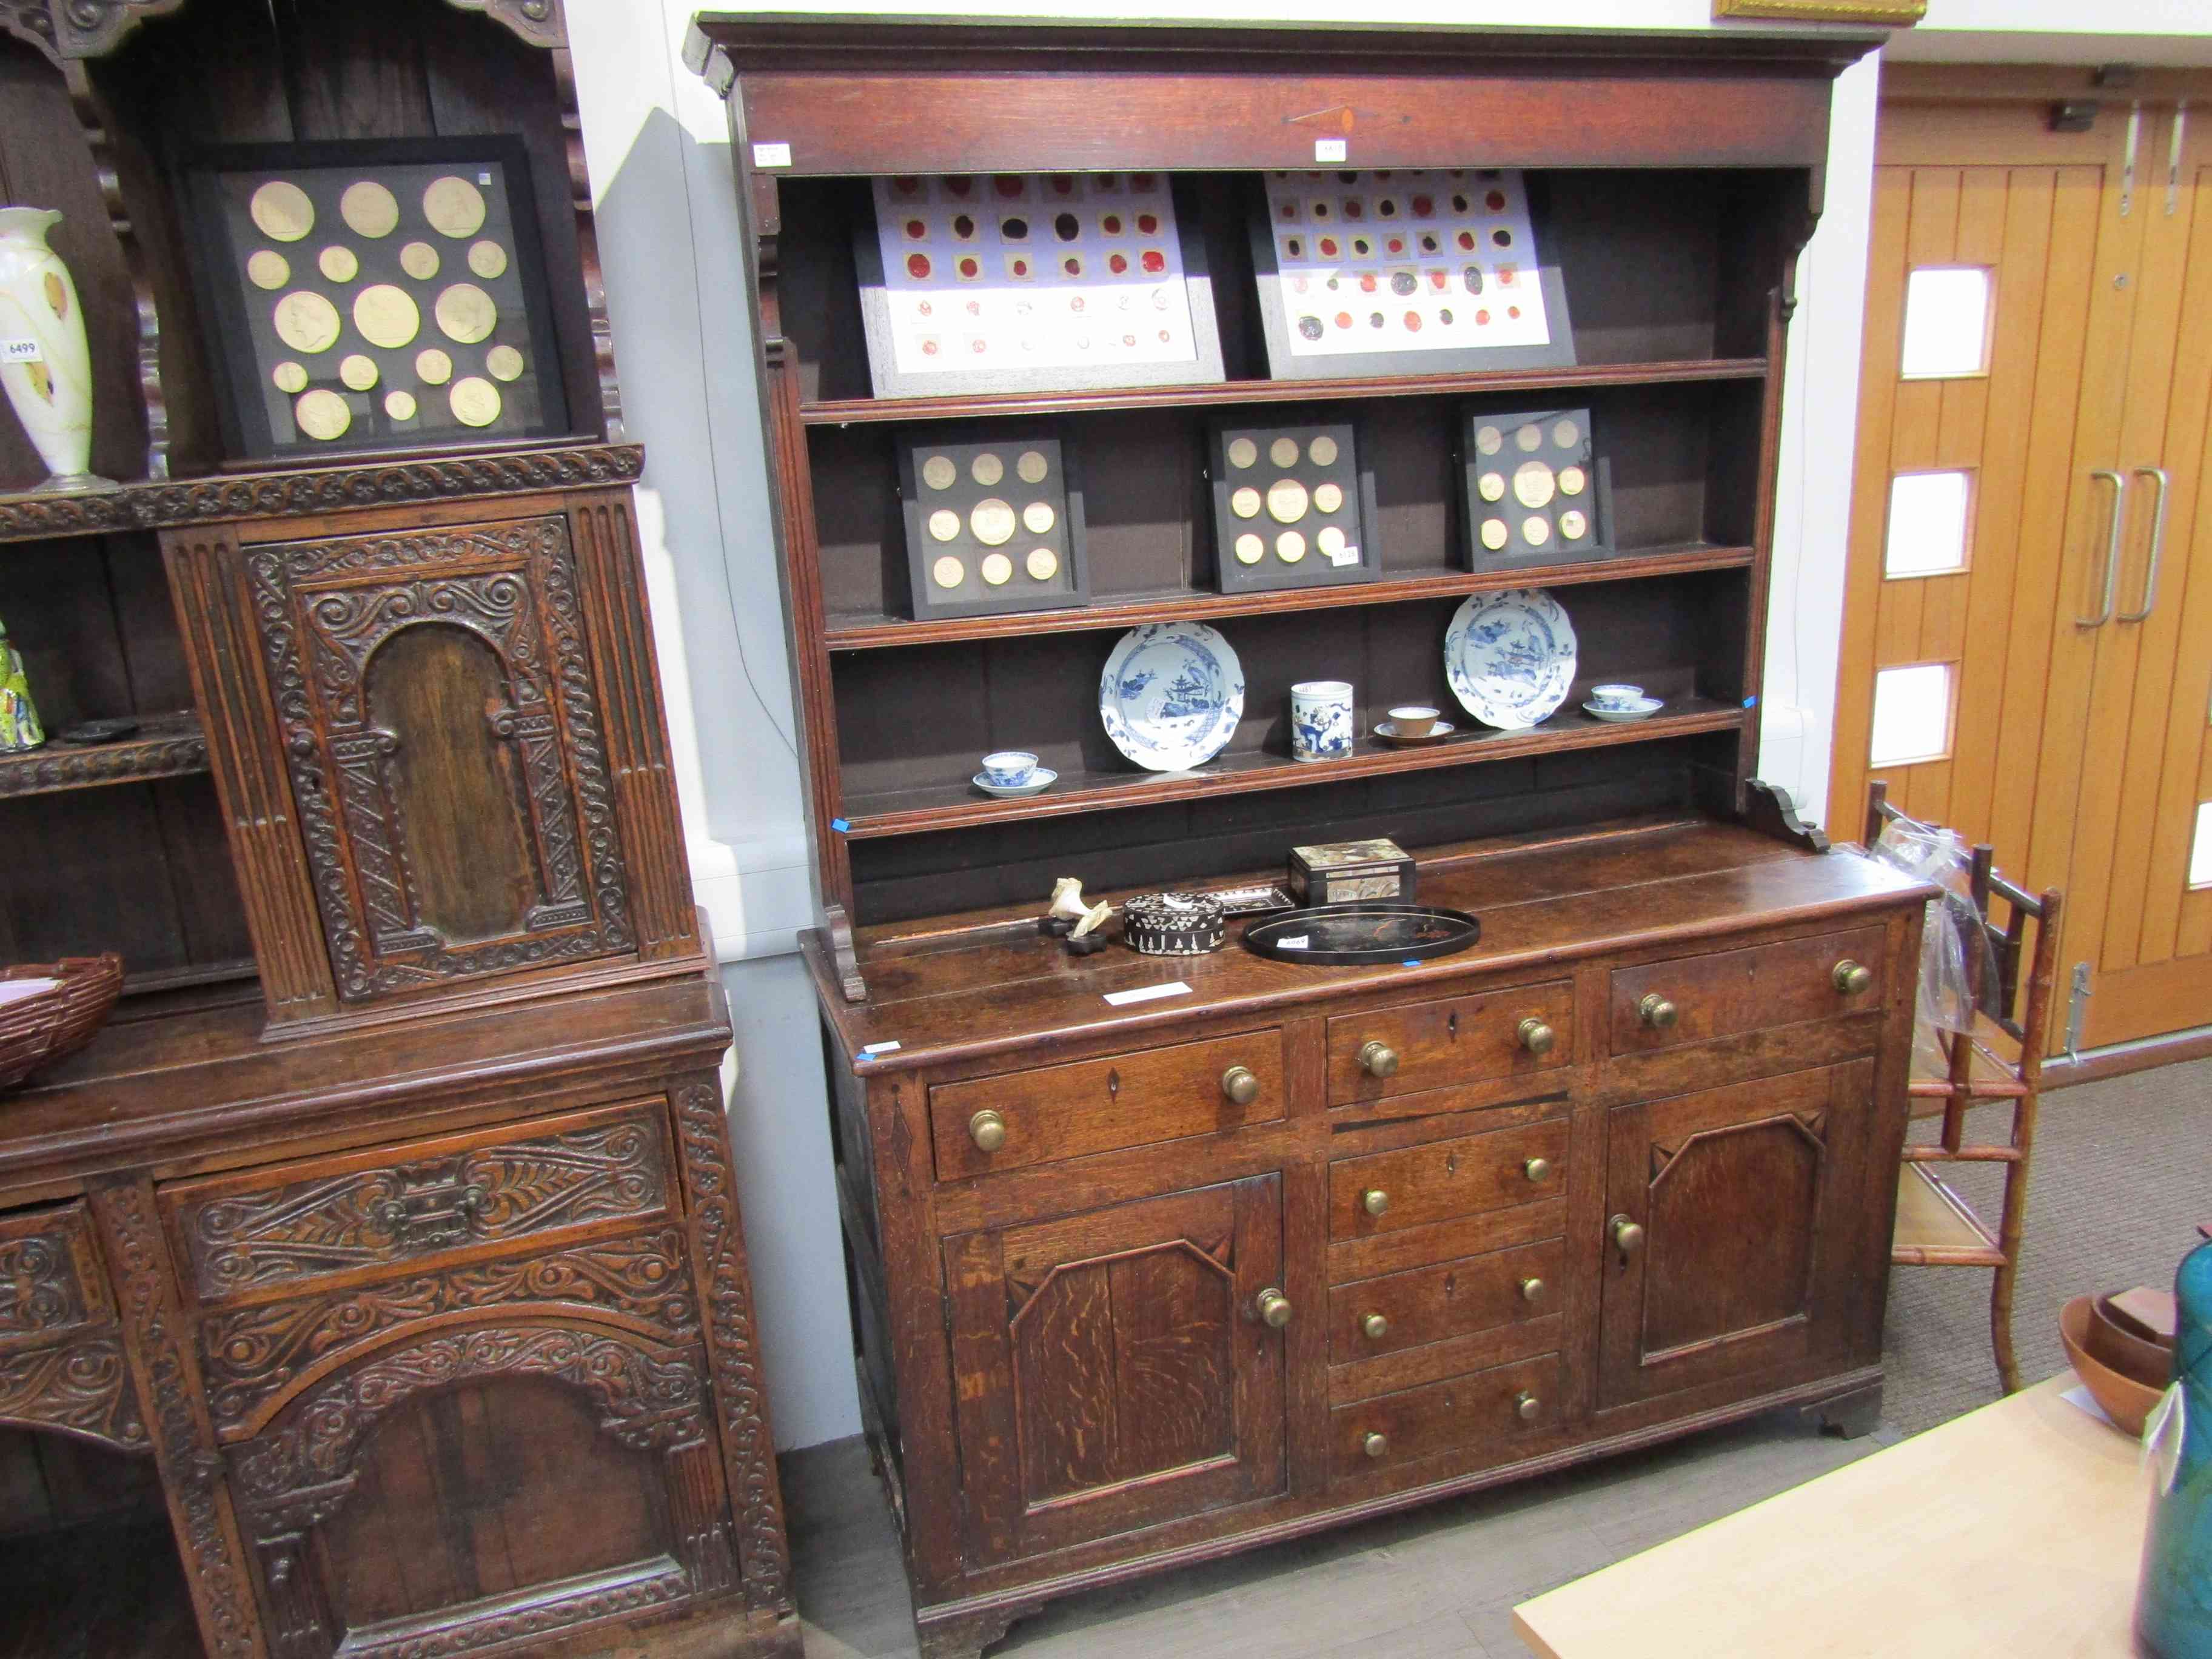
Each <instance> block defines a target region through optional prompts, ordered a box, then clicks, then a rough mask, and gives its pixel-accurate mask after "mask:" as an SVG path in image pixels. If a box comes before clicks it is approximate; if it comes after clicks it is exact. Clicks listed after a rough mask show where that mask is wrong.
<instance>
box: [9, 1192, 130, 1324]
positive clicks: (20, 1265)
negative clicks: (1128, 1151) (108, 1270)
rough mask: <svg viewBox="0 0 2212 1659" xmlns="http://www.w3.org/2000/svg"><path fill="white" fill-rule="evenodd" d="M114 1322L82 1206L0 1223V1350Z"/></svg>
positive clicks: (62, 1207)
mask: <svg viewBox="0 0 2212 1659" xmlns="http://www.w3.org/2000/svg"><path fill="white" fill-rule="evenodd" d="M114 1322H115V1304H114V1301H113V1299H112V1297H110V1296H109V1295H108V1291H107V1280H106V1274H105V1273H104V1272H103V1270H102V1268H101V1267H100V1257H99V1255H98V1252H97V1250H96V1249H94V1244H93V1242H92V1231H91V1223H90V1220H89V1218H88V1217H87V1215H86V1213H85V1208H84V1206H83V1205H82V1203H71V1204H64V1205H60V1206H56V1207H55V1208H52V1209H42V1210H33V1211H29V1212H25V1213H22V1214H18V1215H10V1216H5V1217H0V1350H4V1349H5V1348H6V1347H8V1346H10V1345H11V1344H13V1343H15V1342H18V1341H23V1340H43V1339H46V1338H48V1337H51V1336H52V1335H54V1334H57V1333H58V1332H62V1331H67V1330H73V1329H76V1328H81V1327H83V1326H87V1325H109V1326H112V1324H114Z"/></svg>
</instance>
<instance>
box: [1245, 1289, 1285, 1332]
mask: <svg viewBox="0 0 2212 1659" xmlns="http://www.w3.org/2000/svg"><path fill="white" fill-rule="evenodd" d="M1252 1311H1253V1312H1254V1313H1256V1314H1258V1315H1259V1316H1260V1322H1261V1324H1263V1325H1265V1326H1267V1328H1268V1329H1270V1330H1275V1331H1279V1330H1280V1329H1282V1328H1283V1327H1284V1326H1285V1325H1287V1324H1289V1323H1290V1322H1291V1298H1290V1297H1287V1296H1285V1295H1284V1294H1283V1293H1282V1292H1281V1291H1279V1290H1277V1289H1276V1288H1275V1287H1274V1286H1273V1285H1269V1286H1267V1289H1266V1290H1264V1291H1261V1292H1260V1294H1259V1295H1258V1296H1256V1297H1253V1298H1252Z"/></svg>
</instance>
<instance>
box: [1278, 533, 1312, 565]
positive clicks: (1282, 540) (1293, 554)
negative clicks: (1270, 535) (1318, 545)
mask: <svg viewBox="0 0 2212 1659" xmlns="http://www.w3.org/2000/svg"><path fill="white" fill-rule="evenodd" d="M1275 556H1276V557H1277V558H1279V559H1280V560H1281V561H1282V562H1284V563H1285V564H1296V563H1297V562H1298V561H1299V560H1300V559H1303V558H1304V557H1305V556H1306V538H1304V536H1301V535H1300V534H1298V532H1297V531H1295V530H1285V532H1283V533H1282V534H1281V535H1279V536H1278V537H1276V538H1275Z"/></svg>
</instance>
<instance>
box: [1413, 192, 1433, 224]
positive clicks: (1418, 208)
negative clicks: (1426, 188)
mask: <svg viewBox="0 0 2212 1659" xmlns="http://www.w3.org/2000/svg"><path fill="white" fill-rule="evenodd" d="M1436 210H1437V204H1436V203H1435V201H1434V200H1433V199H1432V198H1431V197H1426V196H1416V197H1414V198H1413V216H1414V217H1415V218H1416V219H1425V218H1427V217H1428V216H1430V215H1431V213H1434V212H1435V211H1436Z"/></svg>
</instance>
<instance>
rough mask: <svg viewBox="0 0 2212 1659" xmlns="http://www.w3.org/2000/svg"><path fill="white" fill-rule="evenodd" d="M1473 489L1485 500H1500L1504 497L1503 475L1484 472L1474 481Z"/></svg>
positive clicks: (1501, 473)
mask: <svg viewBox="0 0 2212 1659" xmlns="http://www.w3.org/2000/svg"><path fill="white" fill-rule="evenodd" d="M1474 489H1475V493H1476V494H1477V495H1480V496H1481V497H1482V499H1483V500H1485V501H1504V499H1505V475H1504V473H1503V472H1486V473H1484V474H1483V475H1482V476H1481V477H1479V478H1477V479H1476V480H1475V481H1474Z"/></svg>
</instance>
